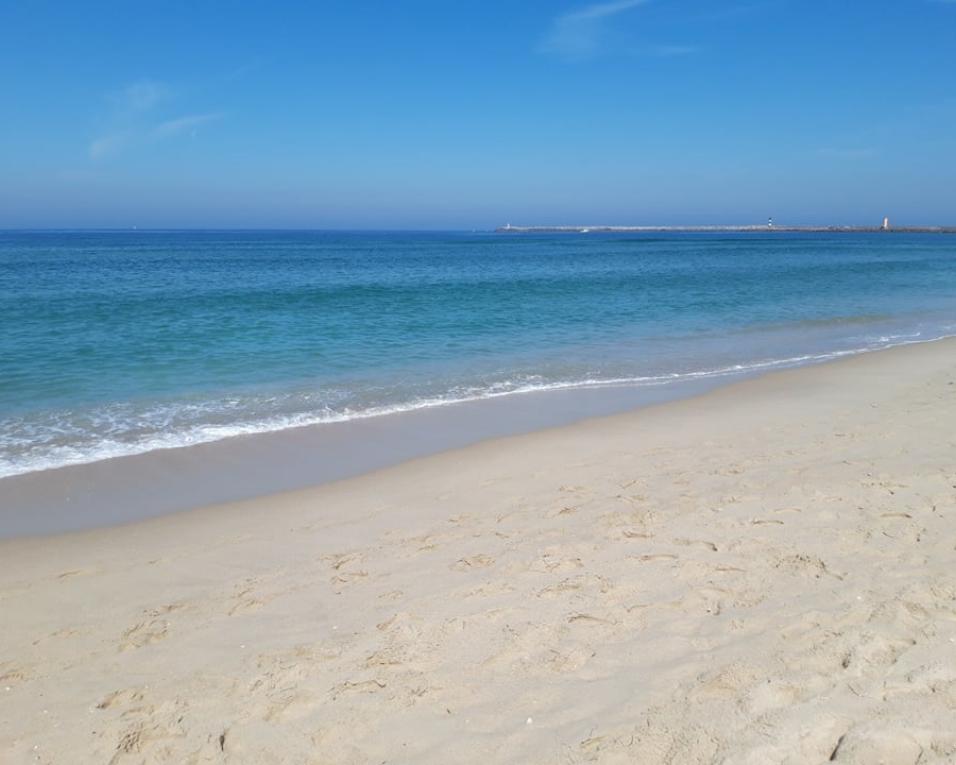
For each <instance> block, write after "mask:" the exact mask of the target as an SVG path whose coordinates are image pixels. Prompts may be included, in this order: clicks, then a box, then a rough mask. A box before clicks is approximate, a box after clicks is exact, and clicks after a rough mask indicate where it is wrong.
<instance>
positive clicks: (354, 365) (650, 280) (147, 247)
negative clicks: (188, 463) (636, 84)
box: [0, 232, 956, 476]
mask: <svg viewBox="0 0 956 765" xmlns="http://www.w3.org/2000/svg"><path fill="white" fill-rule="evenodd" d="M954 333H956V237H949V236H940V235H903V234H860V235H850V234H839V235H832V234H831V235H825V234H819V235H817V234H806V235H797V234H783V233H775V234H769V233H767V234H760V233H751V234H740V235H730V234H724V233H721V234H673V235H661V234H647V235H603V234H602V235H594V234H589V235H547V236H532V235H495V234H488V233H478V234H464V233H323V232H202V233H197V232H124V233H119V232H103V233H87V232H83V233H66V232H65V233H54V232H39V233H30V232H5V233H4V232H0V476H4V475H12V474H16V473H21V472H27V471H30V470H36V469H42V468H46V467H52V466H56V465H62V464H70V463H75V462H84V461H91V460H94V459H100V458H104V457H107V456H112V455H116V454H126V453H136V452H142V451H148V450H150V449H155V448H161V447H167V446H175V445H183V444H189V443H199V442H203V441H210V440H215V439H218V438H223V437H226V436H229V435H232V434H238V433H246V432H260V431H265V430H274V429H279V428H282V427H289V426H291V425H297V424H305V423H313V422H322V421H330V420H339V419H347V418H350V417H356V416H370V415H375V414H380V413H386V412H389V411H395V410H401V409H408V408H415V407H421V406H432V405H437V404H443V403H447V402H451V401H456V400H461V399H470V398H476V397H487V396H493V395H507V394H510V393H515V392H524V391H531V390H535V389H539V388H550V387H563V386H576V385H659V384H666V382H667V381H668V380H672V379H680V378H682V377H686V376H687V375H691V376H694V375H700V376H712V375H713V376H723V375H727V376H731V375H734V374H739V373H743V372H746V371H748V370H753V369H764V368H768V369H769V368H774V367H777V366H785V365H791V364H796V363H803V362H810V361H814V360H821V359H824V358H831V357H834V356H838V355H841V354H846V353H853V352H859V351H862V350H867V349H874V348H878V347H884V346H887V345H892V344H898V343H901V342H911V341H919V340H926V339H931V338H935V337H939V336H944V335H949V334H954ZM527 399H528V402H529V405H533V401H534V397H533V396H528V397H527Z"/></svg>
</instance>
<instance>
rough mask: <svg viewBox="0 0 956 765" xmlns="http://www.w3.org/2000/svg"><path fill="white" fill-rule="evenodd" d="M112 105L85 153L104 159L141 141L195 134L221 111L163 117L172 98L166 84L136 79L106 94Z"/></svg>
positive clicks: (145, 142)
mask: <svg viewBox="0 0 956 765" xmlns="http://www.w3.org/2000/svg"><path fill="white" fill-rule="evenodd" d="M108 98H109V102H110V103H111V108H110V109H109V110H108V112H107V113H106V114H105V115H104V119H103V122H104V125H103V127H102V128H101V134H100V135H98V136H96V137H95V138H94V139H93V140H92V141H90V143H89V145H88V146H87V154H88V155H89V157H90V159H91V160H93V161H99V160H103V159H105V158H107V157H111V156H114V155H116V154H119V153H121V152H124V151H126V150H130V149H132V148H135V147H140V148H142V147H143V146H144V144H148V143H150V142H153V141H158V140H164V139H169V138H173V137H176V136H181V135H192V136H195V135H196V133H197V131H198V130H199V128H200V126H202V125H205V124H207V123H209V122H212V121H214V120H217V119H219V118H220V117H221V116H222V115H220V114H218V113H213V112H208V113H203V114H187V115H184V116H181V117H175V118H172V119H163V116H164V115H163V114H162V112H163V111H167V112H168V103H167V102H169V101H171V100H172V97H171V93H170V90H169V88H168V87H167V86H166V85H164V84H163V83H160V82H156V81H154V80H139V81H138V82H134V83H132V84H130V85H128V86H127V87H125V88H123V89H122V90H119V91H116V92H114V93H112V94H111V95H110V96H109V97H108Z"/></svg>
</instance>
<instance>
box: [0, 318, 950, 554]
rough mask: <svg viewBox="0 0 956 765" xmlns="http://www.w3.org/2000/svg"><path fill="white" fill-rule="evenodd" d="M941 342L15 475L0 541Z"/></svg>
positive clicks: (305, 483) (421, 412) (497, 398)
mask: <svg viewBox="0 0 956 765" xmlns="http://www.w3.org/2000/svg"><path fill="white" fill-rule="evenodd" d="M949 339H951V338H950V337H949V336H942V337H935V338H928V339H921V340H903V341H898V342H895V343H892V344H889V345H887V346H885V347H878V348H860V349H850V350H842V351H833V352H830V353H825V354H820V355H818V356H807V357H799V358H792V359H790V358H787V359H777V360H774V361H772V362H762V363H754V364H753V365H751V366H750V367H740V368H727V369H720V370H711V371H707V372H697V373H688V374H685V375H675V376H674V377H673V378H671V377H669V376H663V377H661V378H660V379H659V380H654V381H653V382H649V383H648V382H644V383H643V384H634V382H633V381H614V382H602V383H601V384H593V385H592V384H581V385H569V386H566V387H564V386H562V387H556V388H547V389H540V390H538V389H536V390H529V391H515V392H508V393H504V394H498V395H493V396H488V397H480V398H475V399H469V400H462V401H454V402H450V403H442V404H439V405H435V406H425V407H420V408H417V407H416V408H410V409H408V410H399V411H395V412H388V413H384V414H376V415H372V416H368V417H365V416H360V417H356V418H354V419H347V420H343V421H333V422H320V423H310V424H304V425H297V426H290V427H284V428H280V429H277V430H268V431H263V432H253V433H247V434H238V435H230V436H227V437H222V438H217V439H215V440H211V441H207V442H200V443H196V444H189V445H184V446H175V447H161V448H155V449H150V450H149V451H144V452H134V453H131V454H124V455H119V456H116V457H108V458H104V459H97V460H95V461H91V462H80V463H76V464H67V465H62V466H57V467H52V468H46V469H40V470H35V471H30V472H26V473H20V474H14V475H11V476H5V477H3V478H0V540H3V539H16V538H22V537H28V536H43V535H48V534H57V533H68V532H73V531H83V530H86V529H93V528H102V527H107V526H111V525H116V524H123V523H134V522H137V521H141V520H144V519H146V518H150V517H156V516H160V515H164V514H167V513H177V512H182V511H187V510H191V509H195V508H199V507H202V506H205V505H210V504H222V503H225V502H235V501H240V500H243V499H254V498H260V497H266V496H269V495H271V494H276V493H282V492H286V491H295V490H299V489H307V488H312V487H316V486H321V485H324V484H327V483H330V482H334V481H339V480H345V479H349V478H353V477H356V476H361V475H364V474H366V473H370V472H374V471H376V470H381V469H384V468H387V467H391V466H394V465H400V464H402V463H404V462H406V461H408V460H413V459H419V458H422V457H427V456H432V455H436V454H440V453H441V452H444V451H448V450H452V449H459V448H462V447H467V446H469V445H473V444H477V443H481V442H483V441H487V440H494V439H499V438H507V437H510V436H515V435H524V434H531V433H534V432H537V431H541V430H547V429H551V428H557V427H564V426H568V425H572V424H575V423H580V422H583V421H587V420H589V419H592V418H603V417H609V416H616V415H620V414H627V413H631V412H634V411H637V410H640V409H643V408H645V407H651V406H658V405H661V404H666V403H668V402H673V401H680V400H684V399H687V398H692V397H695V396H699V395H703V394H706V393H708V392H710V391H713V390H718V389H721V388H723V387H727V386H733V385H736V384H739V383H740V382H741V381H744V380H749V379H755V378H760V377H762V376H765V375H773V374H777V373H779V372H781V371H786V370H793V369H800V368H804V367H814V366H819V365H826V364H831V363H834V362H839V361H841V360H845V359H852V358H854V357H858V356H861V355H868V354H871V353H882V352H885V351H888V350H892V349H895V348H899V347H906V346H908V345H922V344H928V343H938V342H946V341H947V340H949ZM529 402H530V405H529ZM370 445H371V447H370Z"/></svg>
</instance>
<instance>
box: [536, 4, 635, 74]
mask: <svg viewBox="0 0 956 765" xmlns="http://www.w3.org/2000/svg"><path fill="white" fill-rule="evenodd" d="M647 2H649V0H613V1H612V2H606V3H594V4H592V5H588V6H585V7H584V8H581V9H580V10H577V11H571V12H569V13H565V14H564V15H562V16H558V17H557V18H556V19H554V21H552V22H551V28H550V29H549V30H548V33H547V34H546V35H545V38H544V40H543V41H542V42H541V45H540V49H541V50H542V51H544V52H547V53H555V54H558V55H560V56H564V57H566V58H572V59H579V58H587V57H589V56H592V55H594V54H595V53H596V52H597V51H598V49H599V47H600V43H601V37H602V34H603V32H604V28H605V22H606V21H607V20H608V19H610V18H611V17H613V16H617V15H618V14H621V13H624V12H625V11H629V10H631V9H632V8H636V7H637V6H639V5H644V4H645V3H647Z"/></svg>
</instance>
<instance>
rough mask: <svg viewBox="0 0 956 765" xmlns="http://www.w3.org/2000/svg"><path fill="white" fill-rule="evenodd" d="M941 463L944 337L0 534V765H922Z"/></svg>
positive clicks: (949, 608)
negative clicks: (485, 436)
mask: <svg viewBox="0 0 956 765" xmlns="http://www.w3.org/2000/svg"><path fill="white" fill-rule="evenodd" d="M530 401H531V399H529V402H530ZM954 457H956V341H953V340H944V341H939V342H935V343H926V344H921V345H911V346H906V347H900V348H894V349H891V350H887V351H881V352H874V353H869V354H865V355H861V356H857V357H853V358H850V359H845V360H841V361H837V362H833V363H829V364H825V365H820V366H814V367H806V368H801V369H795V370H788V371H784V372H778V373H775V374H771V375H767V376H765V377H762V378H759V379H754V380H747V381H743V382H740V383H736V384H734V385H730V386H727V387H725V388H722V389H720V390H717V391H714V392H711V393H708V394H706V395H703V396H699V397H697V398H693V399H689V400H685V401H678V402H673V403H668V404H664V405H660V406H655V407H649V408H646V409H643V410H639V411H635V412H631V413H628V414H622V415H615V416H611V417H605V418H599V419H591V420H588V421H585V422H582V423H579V424H576V425H571V426H566V427H561V428H555V429H551V430H545V431H540V432H536V433H532V434H529V435H522V436H514V437H509V438H505V439H498V440H492V441H485V442H483V443H480V444H477V445H474V446H470V447H467V448H464V449H459V450H455V451H449V452H445V453H442V454H439V455H436V456H432V457H427V458H423V459H418V460H414V461H411V462H406V463H405V464H402V465H399V466H396V467H393V468H388V469H385V470H381V471H378V472H375V473H371V474H368V475H365V476H361V477H357V478H352V479H348V480H344V481H340V482H337V483H332V484H328V485H325V486H320V487H317V488H313V489H307V490H301V491H296V492H290V493H286V494H281V495H276V496H272V497H267V498H259V499H254V500H248V501H245V502H238V503H232V504H228V505H219V506H214V507H208V508H203V509H199V510H193V511H189V512H183V513H177V514H174V515H168V516H164V517H160V518H155V519H151V520H147V521H143V522H139V523H134V524H129V525H125V526H117V527H112V528H106V529H99V530H94V531H86V532H80V533H74V534H67V535H59V536H52V537H36V538H26V539H20V540H8V541H3V542H0V561H2V567H0V613H2V614H3V621H2V624H3V627H2V632H0V761H2V762H4V763H7V762H10V763H34V762H40V763H80V762H91V763H92V762H100V763H141V762H175V763H217V762H233V763H247V762H248V763H268V762H284V763H442V764H445V763H478V762H482V763H486V762H494V763H557V762H562V763H577V762H602V763H618V762H620V763H634V762H638V763H681V764H683V763H753V764H754V765H756V764H757V763H760V764H761V765H763V764H766V763H791V764H794V765H796V764H797V763H799V764H800V765H804V764H806V763H824V762H830V761H832V762H838V763H868V764H870V763H872V764H873V765H876V763H884V764H885V765H890V764H893V765H895V764H897V763H899V764H906V765H915V764H916V763H919V765H926V764H927V763H952V762H954V761H956V549H954V545H956V534H954V529H956V459H954Z"/></svg>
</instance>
